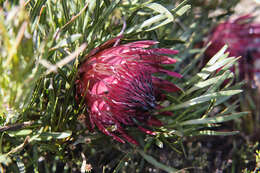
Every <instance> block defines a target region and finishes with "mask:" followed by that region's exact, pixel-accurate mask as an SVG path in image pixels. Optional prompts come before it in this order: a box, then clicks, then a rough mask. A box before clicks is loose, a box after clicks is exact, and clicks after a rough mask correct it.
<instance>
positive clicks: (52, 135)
mask: <svg viewBox="0 0 260 173" xmlns="http://www.w3.org/2000/svg"><path fill="white" fill-rule="evenodd" d="M71 134H72V132H71V131H66V132H43V133H41V134H40V135H39V136H38V137H37V139H38V140H51V139H64V138H67V137H69V136H71Z"/></svg>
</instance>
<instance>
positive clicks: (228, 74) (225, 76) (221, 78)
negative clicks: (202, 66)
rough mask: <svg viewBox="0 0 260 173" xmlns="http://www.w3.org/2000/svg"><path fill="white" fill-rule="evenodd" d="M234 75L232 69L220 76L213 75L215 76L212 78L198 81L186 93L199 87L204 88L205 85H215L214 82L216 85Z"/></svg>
mask: <svg viewBox="0 0 260 173" xmlns="http://www.w3.org/2000/svg"><path fill="white" fill-rule="evenodd" d="M233 76H234V75H233V73H231V72H230V71H226V72H225V73H224V74H222V75H220V76H217V77H213V78H210V79H208V80H205V81H201V82H198V83H196V84H195V85H194V86H193V87H192V88H191V89H189V90H188V91H187V92H186V95H187V94H190V93H191V92H193V91H196V90H198V89H202V88H205V87H207V86H210V85H213V84H214V85H215V84H216V83H220V84H221V83H222V82H223V81H224V80H225V79H229V78H232V77H233Z"/></svg>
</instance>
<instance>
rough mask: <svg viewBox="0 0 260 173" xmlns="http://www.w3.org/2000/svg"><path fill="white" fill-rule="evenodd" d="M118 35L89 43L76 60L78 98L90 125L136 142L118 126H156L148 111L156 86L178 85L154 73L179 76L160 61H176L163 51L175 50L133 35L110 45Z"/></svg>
mask: <svg viewBox="0 0 260 173" xmlns="http://www.w3.org/2000/svg"><path fill="white" fill-rule="evenodd" d="M118 39H119V38H115V39H112V40H110V41H108V42H106V43H104V44H103V45H101V46H100V47H98V48H96V49H94V50H93V51H92V52H90V54H89V55H88V56H87V57H86V61H85V62H84V63H83V64H82V65H81V66H80V69H79V79H78V80H77V83H76V85H77V87H76V88H77V93H78V94H79V95H80V96H81V97H83V98H84V100H85V103H86V106H87V110H88V114H89V120H90V125H91V128H94V126H95V125H96V126H97V127H98V129H99V130H100V131H102V132H103V133H104V134H106V135H109V136H112V137H113V138H114V139H115V140H117V141H119V142H122V143H124V140H123V139H122V138H121V137H123V138H124V139H125V140H127V141H128V142H131V143H134V144H138V143H137V142H136V141H135V140H134V139H133V138H132V137H130V136H128V135H127V133H126V132H125V130H124V127H126V126H136V127H138V128H139V129H140V130H142V131H144V132H146V133H148V134H153V132H151V131H150V130H148V129H147V128H145V127H146V126H161V125H162V123H161V122H160V121H159V120H157V119H156V118H155V117H154V116H153V111H154V110H155V109H158V108H159V107H160V106H159V105H158V101H161V100H163V98H164V97H163V94H162V91H167V92H175V91H178V90H179V88H178V87H177V86H176V85H174V84H172V83H170V82H168V81H166V80H163V79H161V78H158V77H155V76H153V74H154V73H158V74H166V75H170V76H173V77H178V78H179V77H181V75H180V74H178V73H175V72H172V71H167V70H165V69H163V68H162V66H161V64H173V63H175V62H176V61H175V60H174V59H171V58H169V57H167V56H164V55H163V54H176V53H177V51H175V50H170V49H158V48H150V49H146V48H149V47H150V46H152V45H155V44H157V42H156V41H150V40H147V41H137V42H132V43H128V44H123V45H116V42H117V41H118Z"/></svg>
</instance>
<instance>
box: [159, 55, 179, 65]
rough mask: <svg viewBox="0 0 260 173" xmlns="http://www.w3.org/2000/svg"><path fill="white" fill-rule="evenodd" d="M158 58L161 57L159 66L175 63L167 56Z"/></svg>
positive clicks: (174, 60)
mask: <svg viewBox="0 0 260 173" xmlns="http://www.w3.org/2000/svg"><path fill="white" fill-rule="evenodd" d="M160 57H161V64H174V63H176V62H177V60H176V59H173V58H170V57H167V56H160Z"/></svg>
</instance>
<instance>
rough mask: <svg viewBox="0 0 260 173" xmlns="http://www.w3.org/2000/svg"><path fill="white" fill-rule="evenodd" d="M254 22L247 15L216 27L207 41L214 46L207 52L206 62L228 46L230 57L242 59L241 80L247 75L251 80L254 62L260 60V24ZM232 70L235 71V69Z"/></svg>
mask: <svg viewBox="0 0 260 173" xmlns="http://www.w3.org/2000/svg"><path fill="white" fill-rule="evenodd" d="M252 20H253V17H252V16H251V15H245V16H241V17H239V18H237V19H236V20H230V21H226V22H224V23H221V24H219V25H218V26H217V27H215V28H214V29H213V30H212V33H211V35H210V36H209V38H208V41H207V43H208V42H209V41H210V42H211V43H212V44H211V45H210V46H209V48H208V49H207V50H206V52H205V56H206V60H208V59H209V58H211V57H212V56H214V55H215V54H216V53H217V52H218V51H219V50H220V49H221V48H222V47H223V46H224V45H225V44H227V45H228V51H229V52H230V56H234V57H239V56H240V57H241V58H240V60H239V74H240V78H241V79H244V78H245V75H248V76H249V78H251V77H250V76H252V75H251V73H252V71H254V70H255V69H254V68H253V66H254V65H253V64H254V61H256V60H257V59H259V58H260V57H259V56H257V55H259V53H257V52H260V49H259V46H260V24H255V23H252ZM231 70H232V71H234V67H233V68H232V69H231Z"/></svg>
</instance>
